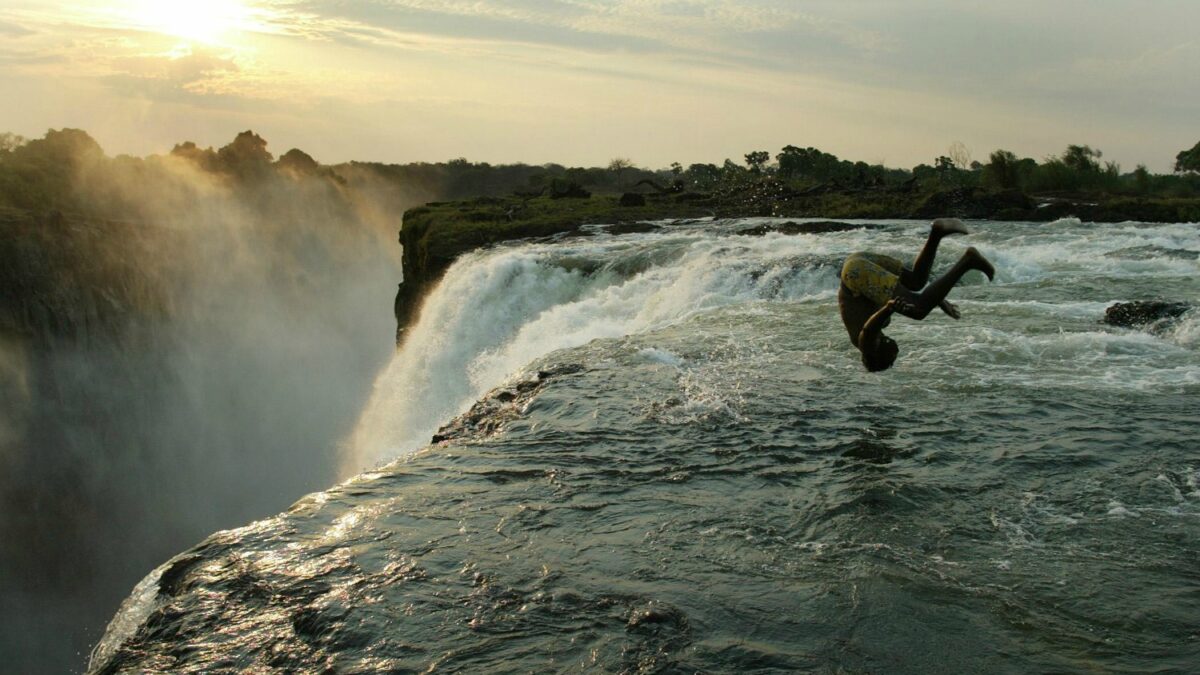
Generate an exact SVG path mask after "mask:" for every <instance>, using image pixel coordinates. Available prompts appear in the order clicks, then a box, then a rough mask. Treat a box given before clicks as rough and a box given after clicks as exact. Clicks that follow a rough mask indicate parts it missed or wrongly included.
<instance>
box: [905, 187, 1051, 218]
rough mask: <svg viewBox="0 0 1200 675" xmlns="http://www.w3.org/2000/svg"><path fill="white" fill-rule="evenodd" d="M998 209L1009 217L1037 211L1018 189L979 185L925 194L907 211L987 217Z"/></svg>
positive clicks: (935, 215) (931, 215) (936, 215)
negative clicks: (924, 196) (911, 209)
mask: <svg viewBox="0 0 1200 675" xmlns="http://www.w3.org/2000/svg"><path fill="white" fill-rule="evenodd" d="M1000 211H1004V212H1005V213H1006V215H1009V216H1010V217H1012V216H1016V215H1018V214H1029V215H1030V216H1032V215H1033V214H1035V213H1036V212H1037V204H1036V203H1034V201H1033V200H1032V199H1030V197H1029V195H1026V194H1025V193H1023V192H1020V191H1019V190H1005V191H1002V192H988V191H986V190H981V189H979V188H953V189H950V190H943V191H941V192H935V193H933V194H931V195H929V197H927V198H926V199H925V202H924V203H922V204H921V205H920V206H918V207H917V208H916V210H914V211H913V212H912V214H911V215H912V217H913V218H942V217H945V216H955V217H958V218H991V217H993V216H994V214H996V213H998V212H1000Z"/></svg>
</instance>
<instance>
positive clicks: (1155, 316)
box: [1104, 300, 1193, 332]
mask: <svg viewBox="0 0 1200 675" xmlns="http://www.w3.org/2000/svg"><path fill="white" fill-rule="evenodd" d="M1192 307H1193V305H1191V304H1189V303H1186V302H1167V301H1164V300H1138V301H1135V302H1118V303H1117V304H1115V305H1113V306H1111V307H1109V308H1108V309H1107V310H1105V311H1104V323H1106V324H1108V325H1110V326H1120V327H1122V328H1146V329H1148V330H1150V331H1152V332H1156V331H1161V330H1165V329H1167V328H1169V327H1170V326H1171V325H1173V324H1174V323H1175V322H1176V321H1177V320H1178V319H1179V318H1180V317H1182V316H1183V315H1184V314H1186V313H1188V312H1189V311H1190V310H1191V309H1192Z"/></svg>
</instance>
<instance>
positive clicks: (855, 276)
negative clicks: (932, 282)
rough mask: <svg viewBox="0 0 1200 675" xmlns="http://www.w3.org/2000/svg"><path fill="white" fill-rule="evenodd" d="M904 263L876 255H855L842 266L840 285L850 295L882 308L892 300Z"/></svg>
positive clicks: (889, 257)
mask: <svg viewBox="0 0 1200 675" xmlns="http://www.w3.org/2000/svg"><path fill="white" fill-rule="evenodd" d="M903 271H904V263H902V262H900V261H899V260H896V259H895V258H893V257H891V256H886V255H879V254H877V253H855V254H854V255H852V256H850V257H849V258H846V264H844V265H842V283H843V284H845V286H846V288H848V289H850V291H851V292H852V293H854V294H855V295H857V296H859V297H863V298H866V299H868V300H870V301H871V302H873V303H875V304H877V305H879V306H881V307H882V306H883V305H884V304H886V303H887V301H888V300H891V299H892V293H893V292H894V291H895V290H896V284H897V283H899V282H900V274H901V273H902V272H903Z"/></svg>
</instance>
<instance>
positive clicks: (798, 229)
mask: <svg viewBox="0 0 1200 675" xmlns="http://www.w3.org/2000/svg"><path fill="white" fill-rule="evenodd" d="M865 227H873V226H871V225H864V224H861V223H843V222H840V221H836V220H819V221H814V222H810V223H797V222H793V221H790V220H789V221H788V222H786V223H767V224H765V225H756V226H754V227H748V228H746V229H744V230H738V231H737V233H738V234H740V235H742V236H746V237H761V236H764V235H767V234H770V233H772V232H778V233H779V234H825V233H827V232H846V231H849V230H861V229H863V228H865ZM874 227H877V226H874Z"/></svg>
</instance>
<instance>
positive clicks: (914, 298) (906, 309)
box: [896, 246, 996, 321]
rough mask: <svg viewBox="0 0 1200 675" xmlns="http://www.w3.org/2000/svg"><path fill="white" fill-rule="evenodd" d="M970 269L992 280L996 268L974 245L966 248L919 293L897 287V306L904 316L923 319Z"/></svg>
mask: <svg viewBox="0 0 1200 675" xmlns="http://www.w3.org/2000/svg"><path fill="white" fill-rule="evenodd" d="M971 270H979V271H980V272H983V274H984V275H985V276H987V278H988V280H989V281H990V280H992V279H994V278H995V276H996V268H995V267H993V266H992V263H990V262H988V259H987V258H985V257H983V254H982V253H980V252H979V251H977V250H976V249H975V247H974V246H972V247H971V248H969V249H967V251H966V253H963V254H962V257H961V258H959V259H958V262H956V263H954V267H951V268H950V270H949V271H948V272H946V273H945V274H943V275H942V276H940V277H938V278H937V279H935V280H934V281H933V282H932V283H930V284H929V285H928V286H926V287H925V289H924V290H923V291H921V292H920V293H914V292H912V291H911V290H909V289H906V288H902V287H899V286H898V287H897V288H896V297H897V298H899V299H900V301H901V302H900V306H899V307H898V308H897V311H899V312H900V313H901V314H903V315H904V316H907V317H909V318H910V319H917V320H918V321H919V320H921V319H924V318H925V317H926V316H928V315H929V313H930V312H932V311H933V309H934V308H935V307H937V306H938V305H940V304H941V303H942V302H943V301H944V300H945V299H946V296H947V295H949V294H950V290H951V289H952V288H954V286H955V285H956V284H958V282H959V281H960V280H961V279H962V278H963V275H965V274H966V273H967V272H970V271H971Z"/></svg>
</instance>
